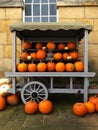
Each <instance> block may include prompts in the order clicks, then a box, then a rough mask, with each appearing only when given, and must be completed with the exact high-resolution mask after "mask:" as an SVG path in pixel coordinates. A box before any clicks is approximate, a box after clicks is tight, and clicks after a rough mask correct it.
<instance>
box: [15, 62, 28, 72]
mask: <svg viewBox="0 0 98 130" xmlns="http://www.w3.org/2000/svg"><path fill="white" fill-rule="evenodd" d="M27 69H28V66H27V64H26V63H19V64H18V66H17V70H18V71H19V72H26V71H27Z"/></svg>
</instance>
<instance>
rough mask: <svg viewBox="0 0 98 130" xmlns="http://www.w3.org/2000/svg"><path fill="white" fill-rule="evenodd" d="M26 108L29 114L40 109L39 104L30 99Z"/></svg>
mask: <svg viewBox="0 0 98 130" xmlns="http://www.w3.org/2000/svg"><path fill="white" fill-rule="evenodd" d="M24 109H25V112H26V113H27V114H34V113H36V112H37V111H38V104H37V102H35V101H28V102H26V104H25V108H24Z"/></svg>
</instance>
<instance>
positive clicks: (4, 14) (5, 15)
mask: <svg viewBox="0 0 98 130" xmlns="http://www.w3.org/2000/svg"><path fill="white" fill-rule="evenodd" d="M22 14H23V12H22V8H17V7H16V8H9V7H5V8H4V7H1V8H0V53H1V54H0V78H1V77H4V76H5V75H4V73H5V71H10V70H11V69H12V33H11V32H10V29H9V27H10V25H11V24H13V23H15V22H20V21H22ZM20 47H21V45H20V41H19V40H18V48H17V55H20V50H21V49H20Z"/></svg>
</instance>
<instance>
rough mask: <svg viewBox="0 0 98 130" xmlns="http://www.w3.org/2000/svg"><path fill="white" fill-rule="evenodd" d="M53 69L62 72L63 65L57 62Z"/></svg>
mask: <svg viewBox="0 0 98 130" xmlns="http://www.w3.org/2000/svg"><path fill="white" fill-rule="evenodd" d="M55 69H56V71H57V72H64V71H65V64H64V63H63V62H58V63H56V66H55Z"/></svg>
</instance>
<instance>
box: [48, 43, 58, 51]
mask: <svg viewBox="0 0 98 130" xmlns="http://www.w3.org/2000/svg"><path fill="white" fill-rule="evenodd" d="M55 48H56V44H55V43H54V42H48V43H47V49H50V50H53V49H55Z"/></svg>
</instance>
